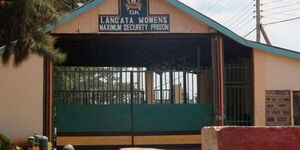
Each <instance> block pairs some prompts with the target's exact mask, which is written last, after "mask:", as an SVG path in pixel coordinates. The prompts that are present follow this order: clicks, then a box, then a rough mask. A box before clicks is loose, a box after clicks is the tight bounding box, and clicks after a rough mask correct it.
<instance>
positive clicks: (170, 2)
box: [0, 0, 300, 149]
mask: <svg viewBox="0 0 300 150" xmlns="http://www.w3.org/2000/svg"><path fill="white" fill-rule="evenodd" d="M42 31H43V32H45V33H50V34H51V35H54V36H56V37H57V43H56V46H57V47H58V48H60V49H61V50H62V51H63V52H64V53H66V54H67V60H66V61H65V62H64V63H63V64H60V65H57V64H52V63H51V62H49V61H48V60H46V59H43V58H40V57H37V56H31V57H30V58H29V59H28V60H27V61H26V62H25V63H24V64H22V66H21V67H19V68H14V67H13V66H12V65H9V66H6V67H5V66H1V71H0V83H1V84H0V89H1V90H0V95H1V101H0V118H2V120H7V121H4V122H1V124H0V131H1V132H3V133H4V134H6V135H8V136H9V137H11V138H12V139H13V140H14V141H16V142H19V141H22V140H24V139H26V137H27V136H29V135H31V134H34V133H39V134H45V135H47V136H48V137H50V139H51V141H52V142H54V144H55V145H57V146H58V147H61V146H64V145H66V144H72V145H74V146H76V147H77V148H83V149H85V148H99V149H101V148H119V147H132V146H134V147H163V148H179V147H182V148H193V147H194V148H195V147H196V148H199V147H200V145H201V128H202V127H204V126H224V125H233V126H254V125H256V126H265V125H267V126H268V125H279V126H291V125H299V124H300V118H299V117H300V112H299V110H300V80H299V77H300V60H299V59H300V53H298V52H295V51H291V50H287V49H283V48H278V47H273V46H268V45H264V44H260V43H256V42H253V41H248V40H246V39H243V38H241V37H240V36H238V35H237V34H235V33H233V32H232V31H230V30H229V29H227V28H226V27H224V26H222V25H221V24H218V23H217V22H215V21H213V20H212V19H210V18H208V17H206V16H204V15H203V14H201V13H199V12H197V11H195V10H193V9H191V8H190V7H188V6H186V5H185V4H183V3H181V2H179V1H177V0H137V1H133V0H94V1H91V2H90V3H88V4H86V5H84V6H82V7H80V8H78V9H76V10H74V11H72V12H70V13H69V14H67V15H66V16H65V17H63V18H61V19H59V20H58V21H57V22H55V23H53V24H49V25H47V26H46V27H44V28H43V30H42ZM2 52H3V51H2ZM11 118H14V119H13V120H12V119H11Z"/></svg>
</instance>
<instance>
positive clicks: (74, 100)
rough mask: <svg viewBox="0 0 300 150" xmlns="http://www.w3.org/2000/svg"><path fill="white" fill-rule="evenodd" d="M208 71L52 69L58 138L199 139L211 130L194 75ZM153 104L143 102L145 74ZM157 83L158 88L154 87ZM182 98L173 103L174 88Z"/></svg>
mask: <svg viewBox="0 0 300 150" xmlns="http://www.w3.org/2000/svg"><path fill="white" fill-rule="evenodd" d="M208 71H209V69H203V70H201V71H197V70H185V71H149V70H146V69H145V68H135V69H133V68H131V69H130V68H129V69H128V68H126V69H124V68H110V67H101V68H100V67H55V69H54V100H55V110H56V118H55V120H56V127H57V132H58V135H71V136H72V135H134V134H152V133H160V134H161V133H164V132H166V133H170V132H174V133H180V132H185V133H186V132H195V133H200V130H201V128H202V127H203V126H209V125H212V118H213V117H212V105H211V104H210V103H200V102H199V100H198V99H199V96H197V91H199V90H197V89H198V86H197V81H196V80H197V78H198V77H197V75H199V74H201V73H202V72H208ZM147 73H152V74H153V77H152V79H151V80H152V81H153V85H152V88H153V89H152V90H153V93H152V94H153V101H152V103H151V104H148V102H147V89H146V88H147V86H146V82H147V81H146V74H147ZM156 82H157V83H156ZM175 85H176V86H179V87H181V88H180V89H181V90H180V91H181V92H182V94H180V95H183V96H184V98H180V100H179V101H178V103H176V104H175V102H174V100H173V99H174V91H175V90H174V89H173V88H174V86H175Z"/></svg>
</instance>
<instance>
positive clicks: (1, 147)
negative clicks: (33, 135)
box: [0, 133, 12, 150]
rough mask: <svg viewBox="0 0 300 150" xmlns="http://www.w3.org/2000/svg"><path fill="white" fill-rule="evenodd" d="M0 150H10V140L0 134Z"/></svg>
mask: <svg viewBox="0 0 300 150" xmlns="http://www.w3.org/2000/svg"><path fill="white" fill-rule="evenodd" d="M0 150H12V145H11V142H10V139H9V138H8V137H6V136H4V135H3V134H1V133H0Z"/></svg>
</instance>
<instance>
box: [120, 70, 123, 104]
mask: <svg viewBox="0 0 300 150" xmlns="http://www.w3.org/2000/svg"><path fill="white" fill-rule="evenodd" d="M119 82H120V83H119V86H120V87H119V90H120V97H119V101H120V104H123V100H122V97H123V93H122V91H123V88H122V84H123V68H122V67H121V68H120V80H119Z"/></svg>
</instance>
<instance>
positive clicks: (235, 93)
mask: <svg viewBox="0 0 300 150" xmlns="http://www.w3.org/2000/svg"><path fill="white" fill-rule="evenodd" d="M224 69H225V72H224V106H225V125H242V126H248V125H253V88H252V87H253V85H252V84H253V83H252V81H253V73H252V72H253V71H252V66H251V65H243V64H227V65H225V67H224Z"/></svg>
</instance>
